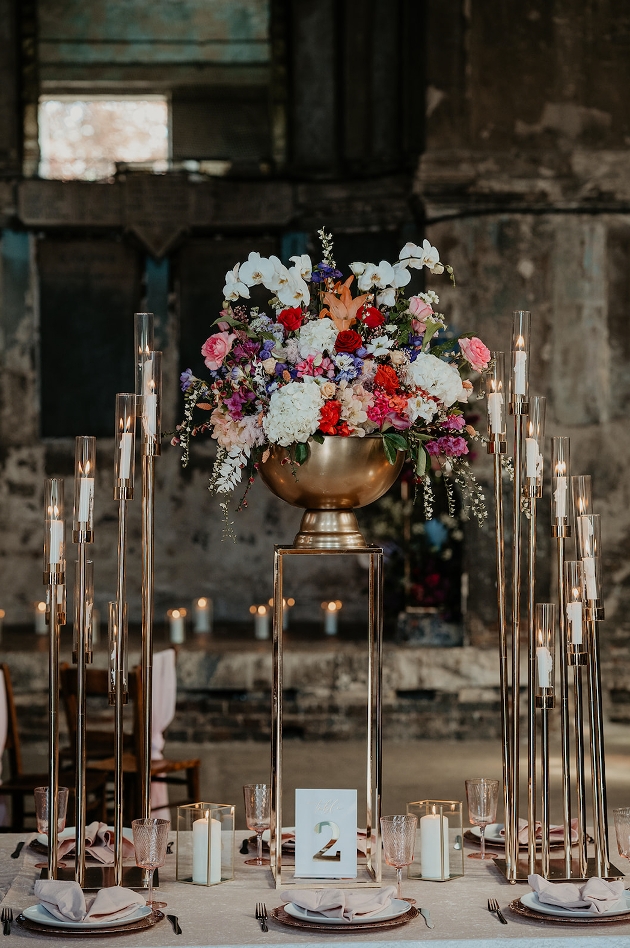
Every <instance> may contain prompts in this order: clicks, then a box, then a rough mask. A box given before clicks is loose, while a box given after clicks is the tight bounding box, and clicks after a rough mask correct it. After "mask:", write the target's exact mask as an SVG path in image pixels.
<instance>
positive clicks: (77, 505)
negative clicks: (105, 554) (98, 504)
mask: <svg viewBox="0 0 630 948" xmlns="http://www.w3.org/2000/svg"><path fill="white" fill-rule="evenodd" d="M95 470H96V438H92V437H87V436H85V435H80V436H79V437H78V438H77V439H76V442H75V455H74V522H73V527H72V530H73V539H74V542H75V543H78V542H79V541H83V542H84V543H91V542H92V540H93V539H94V473H95Z"/></svg>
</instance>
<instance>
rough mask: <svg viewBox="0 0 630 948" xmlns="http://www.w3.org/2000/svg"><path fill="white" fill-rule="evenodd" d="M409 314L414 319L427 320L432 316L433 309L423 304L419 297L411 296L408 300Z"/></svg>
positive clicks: (427, 304)
mask: <svg viewBox="0 0 630 948" xmlns="http://www.w3.org/2000/svg"><path fill="white" fill-rule="evenodd" d="M409 312H410V313H411V315H412V316H414V317H415V318H416V319H422V320H425V319H428V317H429V316H432V315H433V307H432V306H431V305H430V304H429V303H425V301H424V300H423V299H422V297H421V296H412V297H411V298H410V300H409Z"/></svg>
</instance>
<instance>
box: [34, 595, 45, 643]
mask: <svg viewBox="0 0 630 948" xmlns="http://www.w3.org/2000/svg"><path fill="white" fill-rule="evenodd" d="M35 634H36V635H47V634H48V623H47V622H46V603H45V602H36V603H35Z"/></svg>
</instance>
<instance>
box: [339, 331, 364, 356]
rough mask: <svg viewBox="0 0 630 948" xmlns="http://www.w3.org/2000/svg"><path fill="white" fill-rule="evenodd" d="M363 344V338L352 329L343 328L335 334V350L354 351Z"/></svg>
mask: <svg viewBox="0 0 630 948" xmlns="http://www.w3.org/2000/svg"><path fill="white" fill-rule="evenodd" d="M362 345H363V339H361V336H360V335H359V333H358V332H355V331H354V329H344V330H343V332H340V333H339V335H338V336H337V341H336V343H335V349H336V350H337V352H355V351H356V350H357V349H360V348H361V346H362Z"/></svg>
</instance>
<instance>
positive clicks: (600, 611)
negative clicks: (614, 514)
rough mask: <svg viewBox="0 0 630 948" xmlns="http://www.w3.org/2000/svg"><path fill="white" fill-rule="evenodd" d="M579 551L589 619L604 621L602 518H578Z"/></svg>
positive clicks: (589, 515)
mask: <svg viewBox="0 0 630 948" xmlns="http://www.w3.org/2000/svg"><path fill="white" fill-rule="evenodd" d="M576 523H577V550H578V556H579V557H580V559H581V560H582V571H583V575H584V585H583V598H584V600H585V602H586V611H587V618H589V619H603V618H604V605H603V602H602V575H601V517H600V515H599V514H585V515H584V516H582V517H578V518H577V520H576Z"/></svg>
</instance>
